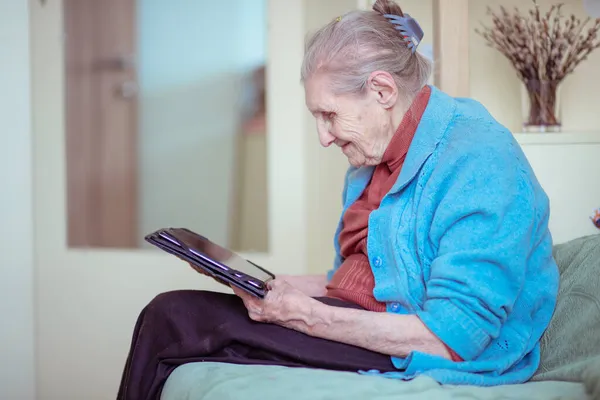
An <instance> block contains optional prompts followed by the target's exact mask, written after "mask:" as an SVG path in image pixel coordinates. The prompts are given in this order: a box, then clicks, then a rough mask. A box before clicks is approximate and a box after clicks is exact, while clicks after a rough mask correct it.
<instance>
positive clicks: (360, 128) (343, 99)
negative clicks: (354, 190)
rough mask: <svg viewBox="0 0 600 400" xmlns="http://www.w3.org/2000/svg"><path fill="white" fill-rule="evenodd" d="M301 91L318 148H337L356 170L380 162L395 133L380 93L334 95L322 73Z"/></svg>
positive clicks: (373, 91) (369, 91)
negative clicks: (315, 122) (313, 124)
mask: <svg viewBox="0 0 600 400" xmlns="http://www.w3.org/2000/svg"><path fill="white" fill-rule="evenodd" d="M304 90H305V95H306V106H307V107H308V109H309V111H310V112H311V113H312V115H313V116H314V117H315V119H316V121H317V132H318V134H319V141H320V142H321V145H323V146H325V147H329V146H330V145H331V144H335V145H337V146H339V147H340V148H341V149H342V152H343V153H344V155H345V156H346V157H347V158H348V161H349V162H350V164H351V165H353V166H356V167H360V166H363V165H377V164H379V163H380V162H381V159H382V157H383V153H384V152H385V149H386V148H387V145H388V144H389V142H390V140H391V136H392V135H393V133H394V128H393V127H392V121H391V118H390V113H389V107H388V104H387V103H385V102H382V93H381V92H378V91H377V90H372V89H371V88H368V89H367V90H365V93H360V94H348V95H336V94H334V93H333V91H332V90H331V85H330V84H329V81H328V78H327V76H325V75H323V74H317V75H315V76H313V77H311V78H310V79H308V80H307V81H306V82H305V85H304ZM384 103H385V104H384Z"/></svg>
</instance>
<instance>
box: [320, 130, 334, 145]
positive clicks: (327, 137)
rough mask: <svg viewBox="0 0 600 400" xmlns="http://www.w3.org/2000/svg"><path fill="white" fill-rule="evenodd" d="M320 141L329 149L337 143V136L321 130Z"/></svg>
mask: <svg viewBox="0 0 600 400" xmlns="http://www.w3.org/2000/svg"><path fill="white" fill-rule="evenodd" d="M319 141H320V142H321V146H323V147H329V146H331V144H332V143H333V142H335V136H333V135H332V134H331V133H330V132H329V130H328V129H319Z"/></svg>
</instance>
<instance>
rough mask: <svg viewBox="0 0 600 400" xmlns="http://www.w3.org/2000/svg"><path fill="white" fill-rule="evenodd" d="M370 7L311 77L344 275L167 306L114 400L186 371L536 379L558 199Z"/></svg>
mask: <svg viewBox="0 0 600 400" xmlns="http://www.w3.org/2000/svg"><path fill="white" fill-rule="evenodd" d="M373 9H374V10H373V11H352V12H350V13H348V14H346V15H344V16H342V17H340V18H337V19H336V20H334V21H332V22H330V23H329V24H328V25H326V26H324V27H323V28H322V29H320V30H319V31H318V32H317V33H316V34H315V35H314V36H313V37H312V38H311V39H310V41H309V42H308V44H307V48H306V54H305V58H304V63H303V66H302V81H303V83H304V86H305V92H306V93H305V94H306V104H307V107H308V109H309V110H310V111H311V113H312V114H313V116H314V118H315V120H316V124H317V132H318V136H319V140H320V142H321V144H322V145H323V146H331V145H336V146H337V147H338V148H339V149H340V150H341V151H342V152H343V153H344V155H346V157H347V158H348V161H349V163H350V164H351V166H350V168H349V170H348V173H347V174H346V176H345V186H344V191H343V212H342V215H341V217H340V220H339V226H338V229H337V231H336V234H335V241H334V243H335V250H336V253H337V257H336V259H335V263H334V266H333V269H332V270H331V271H329V273H328V274H327V275H326V276H297V277H279V278H278V279H276V280H274V281H273V282H271V285H270V291H269V293H268V295H267V296H266V297H265V298H264V299H258V298H255V297H252V296H249V295H246V294H245V293H244V292H240V291H238V290H235V292H236V295H237V296H235V295H230V294H223V293H214V292H204V291H176V292H170V293H164V294H161V295H159V296H158V297H157V298H155V299H154V300H153V301H152V302H151V303H150V304H149V305H148V306H147V307H146V308H145V309H144V310H143V312H142V314H141V315H140V317H139V320H138V324H137V326H136V329H135V332H134V338H133V343H132V347H131V352H130V355H129V358H128V360H127V364H126V368H125V372H124V374H123V380H122V383H121V388H120V395H119V398H123V399H150V398H155V397H156V396H157V395H158V393H160V387H161V385H162V384H163V383H164V381H165V379H166V377H167V376H168V374H169V373H170V372H171V371H172V370H173V369H174V368H175V367H176V366H177V365H180V364H183V363H186V362H192V361H218V362H228V363H240V364H272V365H283V366H291V367H309V368H324V369H334V370H344V371H356V372H362V373H370V374H381V375H383V376H387V377H390V378H401V379H410V378H413V377H415V376H417V375H419V374H424V375H429V376H431V377H433V378H434V379H436V380H437V381H439V382H440V383H448V384H472V385H498V384H508V383H518V382H524V381H526V380H528V379H529V378H530V377H531V376H532V375H533V374H534V373H535V371H536V369H537V367H538V363H539V360H540V345H539V340H540V337H541V336H542V334H543V332H544V330H545V329H546V327H547V325H548V323H549V321H550V318H551V316H552V313H553V310H554V307H555V302H556V295H557V290H558V270H557V266H556V264H555V262H554V260H553V258H552V239H551V235H550V233H549V231H548V215H549V205H548V198H547V196H546V195H545V193H544V191H543V190H542V188H541V187H540V185H539V183H538V182H537V180H536V178H535V176H534V174H533V172H532V170H531V168H530V166H529V165H528V163H527V161H526V159H525V156H524V155H523V153H522V152H521V150H520V148H519V146H518V145H517V144H516V143H515V140H514V139H513V137H512V135H511V133H510V132H509V131H508V130H507V129H505V128H504V127H503V126H501V125H500V124H499V123H498V122H496V121H495V120H494V119H493V118H492V116H491V115H490V114H489V113H488V112H487V111H486V110H485V108H484V107H483V106H482V105H481V104H479V103H477V102H475V101H473V100H469V99H455V98H452V97H450V96H448V95H446V94H444V93H443V92H441V91H440V90H438V89H436V88H435V87H432V86H429V85H427V81H428V78H429V76H430V71H431V68H430V64H429V62H428V61H427V60H426V59H425V58H423V57H422V56H421V55H420V54H419V53H418V52H414V50H415V48H416V45H417V44H418V39H420V38H419V34H418V25H417V24H415V23H414V21H413V20H411V19H410V17H409V16H408V15H404V14H403V13H402V11H401V9H400V7H399V6H397V5H396V4H394V3H392V2H388V1H381V0H379V1H377V2H376V4H375V6H374V7H373ZM415 32H416V33H415ZM413 39H414V40H413Z"/></svg>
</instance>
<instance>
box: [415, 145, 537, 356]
mask: <svg viewBox="0 0 600 400" xmlns="http://www.w3.org/2000/svg"><path fill="white" fill-rule="evenodd" d="M488 150H489V151H487V152H480V153H478V154H472V153H471V154H462V156H461V157H458V158H457V159H454V160H440V163H444V165H445V167H442V168H441V172H440V173H438V175H437V176H432V178H433V179H434V180H437V183H438V184H439V185H438V186H437V187H436V192H435V193H433V194H432V197H433V198H434V201H436V202H437V204H436V207H435V210H436V211H435V214H434V216H433V218H432V224H431V227H430V234H429V237H430V240H431V242H432V243H433V246H434V248H437V254H436V255H435V257H434V258H433V260H432V261H431V264H430V268H429V277H426V281H427V282H426V299H425V302H424V304H423V308H422V310H421V311H420V312H418V313H417V314H418V316H419V318H420V319H421V320H422V321H423V323H424V324H425V325H426V326H427V327H428V328H429V329H430V330H431V331H432V332H433V333H434V334H435V335H436V336H438V338H439V339H440V340H441V341H442V342H443V343H444V344H446V345H447V346H448V347H449V348H450V349H452V350H454V351H455V352H456V353H457V354H458V355H459V356H460V357H461V358H462V359H464V360H465V361H467V360H472V359H474V358H476V357H477V356H478V355H479V354H481V352H483V350H484V349H485V348H486V347H487V346H488V344H489V343H490V342H491V341H492V340H493V339H494V338H496V337H498V335H499V333H500V329H501V328H502V325H503V323H504V322H505V321H506V319H507V317H508V315H509V314H510V312H511V309H512V307H513V305H514V303H515V301H516V299H517V297H518V295H519V294H520V292H521V290H522V288H523V285H524V282H525V274H526V269H527V260H528V256H529V254H530V252H531V248H532V246H534V243H532V240H533V239H532V238H533V237H534V233H535V232H534V231H535V230H536V229H537V227H536V224H537V220H538V217H537V215H538V212H539V210H537V209H536V208H537V201H538V200H539V199H536V198H535V193H534V190H533V186H532V184H531V181H530V178H529V175H528V173H527V172H526V171H525V169H524V168H525V166H524V165H523V164H522V163H521V162H519V160H518V159H517V158H516V157H514V154H510V153H509V152H504V153H502V152H499V151H498V150H497V149H496V150H495V149H488ZM540 204H543V203H540ZM542 228H543V227H542Z"/></svg>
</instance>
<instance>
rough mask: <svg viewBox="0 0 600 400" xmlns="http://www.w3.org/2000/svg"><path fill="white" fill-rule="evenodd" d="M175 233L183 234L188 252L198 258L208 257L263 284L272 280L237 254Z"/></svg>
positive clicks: (187, 234) (198, 239) (188, 233)
mask: <svg viewBox="0 0 600 400" xmlns="http://www.w3.org/2000/svg"><path fill="white" fill-rule="evenodd" d="M176 231H177V233H183V235H182V236H184V237H181V239H182V240H184V241H185V243H186V244H187V246H188V247H189V248H190V251H191V252H193V253H195V254H196V255H197V256H198V257H203V256H205V257H208V258H210V259H212V260H214V261H216V262H218V263H221V264H224V265H226V266H227V267H229V268H231V269H234V270H236V271H240V272H242V273H244V274H246V275H250V276H252V277H254V278H256V279H259V280H261V281H263V282H266V281H268V280H271V279H273V276H272V275H271V274H269V273H268V272H266V271H263V270H262V269H260V268H258V267H256V266H255V265H253V264H252V263H250V262H248V261H246V260H245V259H244V258H242V257H241V256H239V255H238V254H236V253H234V252H232V251H231V250H227V249H225V248H223V247H221V246H219V245H218V244H216V243H213V242H211V241H210V240H208V239H207V238H205V237H202V236H200V235H196V234H193V233H191V232H186V231H183V230H179V229H177V230H176ZM178 239H179V238H178Z"/></svg>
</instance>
